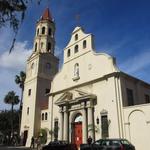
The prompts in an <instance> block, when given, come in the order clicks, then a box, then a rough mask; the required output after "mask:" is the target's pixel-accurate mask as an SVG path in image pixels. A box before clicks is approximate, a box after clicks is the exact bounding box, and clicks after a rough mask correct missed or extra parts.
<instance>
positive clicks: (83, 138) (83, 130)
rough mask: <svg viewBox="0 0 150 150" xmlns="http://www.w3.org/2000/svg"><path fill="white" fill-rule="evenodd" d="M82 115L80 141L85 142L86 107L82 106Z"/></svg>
mask: <svg viewBox="0 0 150 150" xmlns="http://www.w3.org/2000/svg"><path fill="white" fill-rule="evenodd" d="M82 117H83V121H82V133H83V135H82V141H83V143H87V115H86V109H85V108H83V110H82Z"/></svg>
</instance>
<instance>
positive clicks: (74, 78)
mask: <svg viewBox="0 0 150 150" xmlns="http://www.w3.org/2000/svg"><path fill="white" fill-rule="evenodd" d="M79 79H80V77H79V76H77V77H73V78H72V80H73V81H76V80H79Z"/></svg>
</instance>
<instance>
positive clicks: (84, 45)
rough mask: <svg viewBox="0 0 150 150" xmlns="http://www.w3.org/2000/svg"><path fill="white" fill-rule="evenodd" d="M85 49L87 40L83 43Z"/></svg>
mask: <svg viewBox="0 0 150 150" xmlns="http://www.w3.org/2000/svg"><path fill="white" fill-rule="evenodd" d="M83 48H86V40H84V41H83Z"/></svg>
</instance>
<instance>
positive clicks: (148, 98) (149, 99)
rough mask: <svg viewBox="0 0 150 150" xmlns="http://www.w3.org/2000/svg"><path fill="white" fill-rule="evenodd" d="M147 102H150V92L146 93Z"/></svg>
mask: <svg viewBox="0 0 150 150" xmlns="http://www.w3.org/2000/svg"><path fill="white" fill-rule="evenodd" d="M145 102H146V103H150V96H149V95H148V94H145Z"/></svg>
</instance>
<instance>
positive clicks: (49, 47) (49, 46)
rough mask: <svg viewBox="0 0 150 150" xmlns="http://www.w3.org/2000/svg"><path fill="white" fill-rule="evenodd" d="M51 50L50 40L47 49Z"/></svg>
mask: <svg viewBox="0 0 150 150" xmlns="http://www.w3.org/2000/svg"><path fill="white" fill-rule="evenodd" d="M50 50H51V43H50V42H48V48H47V51H48V52H49V51H50Z"/></svg>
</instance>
